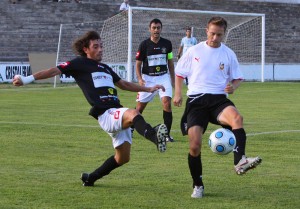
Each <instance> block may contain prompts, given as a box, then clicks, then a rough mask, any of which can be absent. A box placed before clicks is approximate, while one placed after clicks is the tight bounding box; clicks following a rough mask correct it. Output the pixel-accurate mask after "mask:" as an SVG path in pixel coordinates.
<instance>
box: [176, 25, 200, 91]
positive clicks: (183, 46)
mask: <svg viewBox="0 0 300 209" xmlns="http://www.w3.org/2000/svg"><path fill="white" fill-rule="evenodd" d="M185 35H186V36H185V37H183V38H182V39H181V42H180V46H179V49H178V54H177V60H179V59H180V57H181V53H182V54H184V53H185V52H186V51H187V50H188V48H190V47H191V46H194V45H196V44H197V39H196V38H195V37H192V28H191V27H186V29H185ZM185 83H186V85H188V79H187V78H185Z"/></svg>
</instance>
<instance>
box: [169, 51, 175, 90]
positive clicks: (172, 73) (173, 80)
mask: <svg viewBox="0 0 300 209" xmlns="http://www.w3.org/2000/svg"><path fill="white" fill-rule="evenodd" d="M169 54H171V55H168V68H169V72H170V77H171V84H172V87H173V88H174V87H175V72H174V62H173V53H172V52H171V53H169Z"/></svg>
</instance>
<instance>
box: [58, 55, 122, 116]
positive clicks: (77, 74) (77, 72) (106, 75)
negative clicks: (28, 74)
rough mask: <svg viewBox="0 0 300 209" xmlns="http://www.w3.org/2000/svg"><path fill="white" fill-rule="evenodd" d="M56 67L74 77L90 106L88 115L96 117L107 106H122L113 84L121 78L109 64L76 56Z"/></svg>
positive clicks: (107, 107)
mask: <svg viewBox="0 0 300 209" xmlns="http://www.w3.org/2000/svg"><path fill="white" fill-rule="evenodd" d="M57 67H58V69H59V70H60V71H61V72H62V73H63V74H66V76H72V77H74V79H75V81H76V83H77V84H78V86H79V87H80V88H81V90H82V92H83V94H84V96H85V98H86V99H87V101H88V102H89V104H90V105H91V106H92V108H91V111H90V115H92V116H93V117H94V118H96V119H97V118H98V116H99V115H101V114H102V113H103V112H105V111H106V110H107V109H109V108H119V107H122V105H121V104H120V100H119V98H118V94H117V90H116V88H115V85H114V83H116V82H118V81H119V80H120V79H121V78H120V77H119V76H118V75H117V74H116V73H115V72H114V71H113V70H112V69H111V68H110V67H109V66H107V65H105V64H102V63H98V62H97V61H95V60H92V59H88V58H85V57H78V58H75V59H73V60H71V61H68V62H65V63H63V64H61V65H59V66H57Z"/></svg>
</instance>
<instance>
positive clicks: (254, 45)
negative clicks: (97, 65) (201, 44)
mask: <svg viewBox="0 0 300 209" xmlns="http://www.w3.org/2000/svg"><path fill="white" fill-rule="evenodd" d="M212 16H222V17H224V18H225V19H226V20H227V22H228V27H227V31H226V34H225V39H224V43H225V44H226V45H227V46H229V47H230V48H231V49H233V50H234V51H235V53H236V55H237V57H238V60H239V62H240V64H241V66H246V67H247V68H249V70H256V71H258V72H259V74H260V77H258V78H257V80H261V81H262V82H264V64H265V15H264V14H257V13H235V12H218V11H200V10H179V9H164V8H146V7H129V10H128V11H127V12H126V11H125V12H122V13H119V14H117V15H115V16H113V17H111V18H109V19H107V20H105V21H104V25H103V28H102V32H101V38H102V41H103V47H104V54H103V62H105V63H126V65H127V76H126V79H127V80H128V81H133V80H135V77H134V75H135V73H134V72H135V71H134V63H135V53H136V52H137V49H138V46H139V44H140V42H141V41H143V40H144V39H147V38H149V36H150V34H149V29H148V28H149V23H150V21H151V20H152V19H154V18H158V19H160V20H161V21H162V24H163V30H162V34H161V36H162V37H165V38H167V39H169V40H170V41H171V42H172V45H173V54H177V50H178V48H179V45H180V41H181V39H182V38H183V37H184V36H185V28H186V26H190V27H193V36H194V37H196V38H197V40H198V41H204V40H206V33H205V29H206V25H207V22H208V20H209V19H210V18H211V17H212ZM174 61H176V60H174Z"/></svg>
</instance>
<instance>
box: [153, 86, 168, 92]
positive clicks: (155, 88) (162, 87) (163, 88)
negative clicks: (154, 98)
mask: <svg viewBox="0 0 300 209" xmlns="http://www.w3.org/2000/svg"><path fill="white" fill-rule="evenodd" d="M159 89H161V90H162V91H165V90H166V89H165V87H164V86H162V85H155V86H153V87H150V90H149V91H150V92H155V91H157V90H159Z"/></svg>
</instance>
